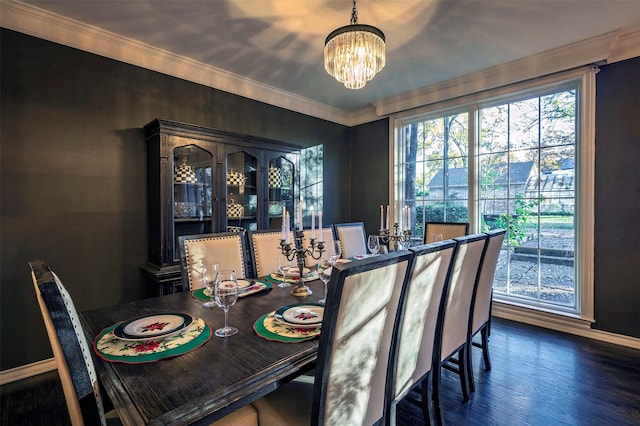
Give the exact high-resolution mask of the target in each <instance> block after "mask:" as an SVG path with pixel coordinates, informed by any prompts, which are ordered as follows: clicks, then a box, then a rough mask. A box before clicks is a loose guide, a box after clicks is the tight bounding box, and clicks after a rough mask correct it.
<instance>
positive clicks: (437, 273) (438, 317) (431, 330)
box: [391, 240, 456, 402]
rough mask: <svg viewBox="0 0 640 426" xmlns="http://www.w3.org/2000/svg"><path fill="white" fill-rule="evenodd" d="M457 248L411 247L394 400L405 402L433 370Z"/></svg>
mask: <svg viewBox="0 0 640 426" xmlns="http://www.w3.org/2000/svg"><path fill="white" fill-rule="evenodd" d="M455 249H456V243H455V241H453V240H447V241H441V242H438V243H433V244H427V245H422V246H418V247H412V248H411V249H410V250H411V251H412V252H413V260H412V262H411V269H410V272H409V282H408V283H407V289H406V291H405V295H404V297H403V301H402V304H401V310H400V312H401V313H400V315H399V319H400V325H399V328H398V333H399V336H400V337H399V341H398V346H397V355H396V357H397V358H396V374H395V378H394V381H393V385H394V391H393V399H392V400H391V402H393V401H399V400H400V399H402V398H403V397H404V396H405V395H406V394H407V393H408V392H409V391H410V390H411V388H412V387H413V386H415V384H416V383H419V382H420V381H421V380H422V379H423V378H424V376H425V375H426V374H427V373H428V372H429V371H430V370H431V362H432V355H433V348H434V340H435V337H436V329H437V327H439V326H441V324H442V320H443V317H444V313H443V309H444V302H445V300H446V299H445V298H444V297H442V296H443V294H447V285H448V283H449V276H450V274H451V269H452V265H453V262H452V259H453V256H454V252H455Z"/></svg>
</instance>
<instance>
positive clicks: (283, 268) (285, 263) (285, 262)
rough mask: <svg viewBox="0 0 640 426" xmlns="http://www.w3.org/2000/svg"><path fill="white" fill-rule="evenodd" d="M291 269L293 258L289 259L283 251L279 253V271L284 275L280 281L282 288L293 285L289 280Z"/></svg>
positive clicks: (279, 285)
mask: <svg viewBox="0 0 640 426" xmlns="http://www.w3.org/2000/svg"><path fill="white" fill-rule="evenodd" d="M290 269H291V260H289V259H287V256H285V255H284V254H283V253H280V254H279V255H278V272H279V273H280V276H281V277H282V281H281V282H280V283H278V287H280V288H284V287H291V284H289V282H288V278H289V274H290V272H289V270H290Z"/></svg>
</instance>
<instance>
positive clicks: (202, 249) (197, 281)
mask: <svg viewBox="0 0 640 426" xmlns="http://www.w3.org/2000/svg"><path fill="white" fill-rule="evenodd" d="M178 243H179V245H180V268H181V270H182V282H183V283H189V290H195V289H198V288H201V287H203V284H202V277H201V274H202V267H203V261H205V260H209V261H212V262H215V263H217V264H218V266H219V267H220V269H231V270H234V271H236V276H237V277H238V278H245V277H247V275H248V271H247V262H246V259H245V252H246V243H245V236H244V232H221V233H216V234H197V235H183V236H180V237H178Z"/></svg>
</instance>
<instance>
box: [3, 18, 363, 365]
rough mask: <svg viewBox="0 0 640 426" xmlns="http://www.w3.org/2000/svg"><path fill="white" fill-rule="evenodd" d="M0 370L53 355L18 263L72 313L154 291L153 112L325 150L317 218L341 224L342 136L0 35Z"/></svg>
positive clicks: (234, 99) (293, 117)
mask: <svg viewBox="0 0 640 426" xmlns="http://www.w3.org/2000/svg"><path fill="white" fill-rule="evenodd" d="M0 37H1V39H0V43H1V45H0V47H1V60H2V62H1V63H2V79H1V80H2V81H1V93H0V95H1V104H0V108H1V109H0V111H1V117H0V118H1V123H0V124H1V130H0V132H1V133H0V141H1V154H2V158H1V162H0V166H1V170H0V173H1V174H0V185H1V186H0V190H1V195H0V196H1V199H0V201H1V218H0V250H1V253H0V278H1V283H0V296H1V302H0V303H1V306H0V342H1V345H0V347H1V349H0V370H5V369H9V368H13V367H17V366H20V365H24V364H28V363H32V362H35V361H39V360H42V359H46V358H49V357H51V356H52V354H51V349H50V347H49V344H48V340H47V336H46V332H45V328H44V325H43V322H42V317H41V315H40V311H39V310H38V307H37V302H36V299H35V293H34V290H33V285H32V283H31V278H30V272H29V265H28V262H29V261H30V260H33V259H38V258H41V259H43V260H45V261H46V262H48V263H49V264H50V265H51V267H52V268H53V269H54V271H56V272H57V273H58V275H59V276H60V278H61V279H62V280H63V282H64V283H65V285H66V286H67V288H68V290H69V292H70V293H71V294H72V296H73V298H74V300H75V302H76V304H77V307H78V309H79V310H81V311H82V310H86V309H91V308H95V307H100V306H108V305H112V304H116V303H119V302H124V301H129V300H134V299H139V298H143V297H147V296H149V295H151V294H155V292H156V291H157V289H151V288H149V287H148V284H146V281H145V280H144V278H143V276H142V274H141V272H140V270H139V267H140V265H142V264H143V263H144V262H145V261H146V256H147V243H146V241H147V219H146V211H147V207H146V145H145V140H144V133H143V130H142V127H143V126H144V125H145V124H146V123H148V122H150V121H151V120H153V119H155V118H164V119H169V120H176V121H181V122H185V123H191V124H197V125H201V126H206V127H211V128H217V129H222V130H226V131H231V132H236V133H243V134H249V135H256V136H262V137H266V138H271V139H277V140H281V141H284V142H290V143H295V144H299V145H302V146H305V147H309V146H314V145H317V144H324V153H325V165H324V167H325V173H324V185H325V186H324V188H325V192H324V193H325V200H324V206H325V207H324V217H325V219H324V223H325V224H331V223H333V222H338V221H348V220H350V217H351V198H350V192H351V189H350V187H349V185H344V182H348V181H349V179H350V171H349V167H348V166H349V155H350V153H349V128H347V127H345V126H341V125H338V124H335V123H330V122H327V121H324V120H319V119H316V118H312V117H309V116H306V115H303V114H298V113H294V112H291V111H287V110H284V109H281V108H277V107H273V106H270V105H266V104H264V103H260V102H256V101H252V100H249V99H246V98H243V97H240V96H236V95H232V94H229V93H226V92H222V91H219V90H214V89H211V88H208V87H204V86H201V85H198V84H194V83H190V82H187V81H184V80H180V79H177V78H174V77H169V76H166V75H163V74H160V73H157V72H153V71H149V70H145V69H143V68H139V67H135V66H132V65H127V64H124V63H121V62H117V61H113V60H110V59H106V58H103V57H100V56H96V55H92V54H89V53H86V52H82V51H79V50H75V49H71V48H68V47H65V46H61V45H58V44H55V43H50V42H47V41H43V40H40V39H37V38H33V37H30V36H26V35H24V34H20V33H16V32H13V31H9V30H5V29H3V30H2V32H1V34H0Z"/></svg>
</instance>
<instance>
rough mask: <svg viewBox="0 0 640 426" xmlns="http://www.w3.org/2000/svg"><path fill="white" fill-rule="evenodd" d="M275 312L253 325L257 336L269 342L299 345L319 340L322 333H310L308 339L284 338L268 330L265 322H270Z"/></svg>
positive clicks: (259, 319)
mask: <svg viewBox="0 0 640 426" xmlns="http://www.w3.org/2000/svg"><path fill="white" fill-rule="evenodd" d="M273 314H274V313H273V312H269V313H267V314H264V315H263V316H261V317H260V318H258V320H257V321H256V322H255V323H254V324H253V331H255V332H256V334H257V335H258V336H260V337H262V338H264V339H267V340H273V341H276V342H283V343H299V342H304V341H305V340H311V339H315V338H317V337H318V336H319V335H320V333H319V332H316V333H313V332H312V333H310V335H309V336H306V337H288V336H284V335H281V334H276V333H274V332H272V331H269V330H267V328H266V327H265V324H264V322H265V320H270V319H272V318H273Z"/></svg>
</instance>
